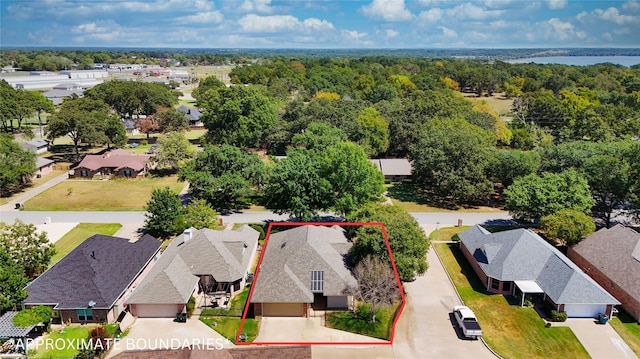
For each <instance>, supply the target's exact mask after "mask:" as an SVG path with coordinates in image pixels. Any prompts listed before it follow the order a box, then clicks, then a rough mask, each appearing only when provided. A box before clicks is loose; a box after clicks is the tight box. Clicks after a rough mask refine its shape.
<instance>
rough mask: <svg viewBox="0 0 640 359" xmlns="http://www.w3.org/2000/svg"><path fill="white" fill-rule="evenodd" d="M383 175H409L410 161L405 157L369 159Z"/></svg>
mask: <svg viewBox="0 0 640 359" xmlns="http://www.w3.org/2000/svg"><path fill="white" fill-rule="evenodd" d="M369 161H371V163H373V164H374V165H375V166H376V167H377V168H378V169H379V170H380V171H381V172H382V174H383V175H385V176H411V162H409V160H408V159H406V158H374V159H370V160H369Z"/></svg>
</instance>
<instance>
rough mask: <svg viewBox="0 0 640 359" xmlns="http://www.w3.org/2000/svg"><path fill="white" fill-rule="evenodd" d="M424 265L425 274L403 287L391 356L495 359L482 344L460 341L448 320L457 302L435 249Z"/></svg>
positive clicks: (457, 331) (458, 335) (428, 255)
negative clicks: (401, 309) (426, 266)
mask: <svg viewBox="0 0 640 359" xmlns="http://www.w3.org/2000/svg"><path fill="white" fill-rule="evenodd" d="M427 261H428V263H429V270H428V271H427V274H426V275H424V276H421V277H418V279H416V280H415V281H414V282H411V283H406V284H405V290H406V291H407V295H406V296H407V306H406V307H405V311H404V313H402V316H401V317H400V320H399V321H398V324H397V326H396V337H395V341H394V343H393V353H394V356H395V357H396V358H407V359H408V358H474V359H483V358H486V359H495V356H493V354H492V353H491V352H490V351H489V350H488V349H487V348H485V346H484V345H483V344H482V342H481V341H479V340H466V339H462V338H460V334H459V330H457V328H456V326H455V325H454V324H453V323H452V322H451V318H450V316H449V314H450V313H451V311H452V309H453V307H454V306H455V305H459V304H461V303H460V300H459V299H458V297H457V295H456V291H455V289H454V287H453V285H452V284H451V282H450V281H449V279H448V277H447V274H446V272H445V270H444V268H443V266H442V264H441V263H440V260H439V259H438V257H437V255H436V253H435V250H434V249H430V250H429V253H428V254H427Z"/></svg>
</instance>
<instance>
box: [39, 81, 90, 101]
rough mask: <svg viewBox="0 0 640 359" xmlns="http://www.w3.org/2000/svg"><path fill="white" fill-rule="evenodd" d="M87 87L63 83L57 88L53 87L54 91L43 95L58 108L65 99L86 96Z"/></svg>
mask: <svg viewBox="0 0 640 359" xmlns="http://www.w3.org/2000/svg"><path fill="white" fill-rule="evenodd" d="M85 89H86V86H82V85H79V84H77V83H74V82H71V83H66V84H65V83H62V84H58V85H56V86H53V89H51V90H49V91H47V92H45V93H43V95H44V97H46V98H48V99H49V100H50V101H51V102H53V105H54V106H58V105H60V104H61V103H62V101H63V100H64V99H65V98H70V97H72V96H73V95H76V96H78V97H83V96H84V90H85Z"/></svg>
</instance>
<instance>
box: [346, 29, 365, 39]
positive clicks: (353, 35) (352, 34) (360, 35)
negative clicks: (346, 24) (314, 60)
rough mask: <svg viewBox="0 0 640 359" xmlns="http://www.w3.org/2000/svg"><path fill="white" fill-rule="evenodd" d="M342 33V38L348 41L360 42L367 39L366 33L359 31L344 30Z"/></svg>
mask: <svg viewBox="0 0 640 359" xmlns="http://www.w3.org/2000/svg"><path fill="white" fill-rule="evenodd" d="M340 33H341V34H342V37H343V38H345V39H347V40H355V41H360V40H363V39H364V38H365V37H367V33H366V32H359V31H357V30H342V31H341V32H340Z"/></svg>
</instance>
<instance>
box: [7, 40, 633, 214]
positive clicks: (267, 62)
mask: <svg viewBox="0 0 640 359" xmlns="http://www.w3.org/2000/svg"><path fill="white" fill-rule="evenodd" d="M34 54H35V52H34V53H33V54H30V53H29V52H28V51H27V52H25V51H20V52H16V53H12V55H11V56H13V60H12V61H16V63H17V64H18V65H20V62H19V61H18V60H20V61H25V62H28V61H31V64H32V65H30V66H36V65H37V66H38V67H41V66H43V65H41V64H37V61H38V58H39V56H41V57H42V58H45V59H46V58H48V59H51V58H52V56H54V55H55V56H59V57H62V58H65V59H69V60H72V61H73V62H74V63H78V64H79V63H87V64H88V63H92V62H127V61H135V62H145V61H161V60H162V58H159V57H158V56H159V55H160V56H161V55H163V54H162V53H160V52H158V53H152V52H143V51H141V52H112V51H107V50H104V51H100V52H87V53H85V52H81V51H72V52H56V51H53V50H52V51H49V52H44V53H40V54H37V55H35V56H33V55H34ZM89 54H90V55H91V56H89ZM167 55H170V56H167V57H166V59H168V58H171V59H173V60H176V59H179V60H180V62H183V61H186V63H189V61H192V62H193V61H195V63H202V61H205V62H207V63H233V64H235V65H236V66H235V67H234V68H233V70H232V71H231V72H230V74H229V76H230V79H231V83H232V84H235V85H237V86H231V87H227V86H225V84H223V83H221V82H220V81H219V80H218V79H216V78H214V77H210V78H206V79H202V80H201V81H200V84H199V87H198V88H196V89H194V91H193V96H194V97H195V98H196V100H197V102H196V105H197V106H198V107H199V108H200V109H201V110H202V111H203V115H202V117H201V120H202V121H203V122H204V125H205V127H206V128H207V129H208V134H207V135H206V136H205V138H204V139H203V141H204V143H205V144H206V145H212V146H222V145H226V146H231V147H232V148H237V149H240V150H241V151H242V152H237V151H235V150H233V149H232V148H228V149H226V150H225V151H227V152H228V153H226V152H225V153H222V152H220V151H217V152H216V151H214V150H213V149H206V150H205V152H204V153H203V156H207V155H208V156H213V157H210V158H208V159H206V158H205V157H202V158H200V156H199V159H198V160H197V161H196V162H194V163H192V164H187V165H185V166H184V167H185V170H182V172H181V176H183V177H184V178H185V179H189V180H190V181H192V182H198V181H199V182H198V183H200V185H199V186H194V191H200V197H203V198H206V199H208V200H210V202H211V204H212V205H214V206H216V208H217V209H225V208H222V207H220V206H223V207H226V209H233V208H238V204H240V205H241V206H244V205H247V204H248V203H250V202H251V201H252V199H254V200H255V199H256V198H258V199H257V201H260V200H263V201H266V202H265V203H263V204H265V205H266V206H267V207H268V208H272V209H274V210H277V211H281V212H289V213H297V214H300V215H304V216H305V217H308V216H311V215H313V214H314V213H317V212H318V211H324V210H335V211H336V212H337V213H340V214H349V212H351V211H353V210H354V209H355V208H357V207H358V206H360V205H362V204H363V203H366V202H367V201H370V200H372V199H374V198H377V195H379V192H380V188H379V187H378V186H377V185H376V184H375V183H369V182H368V180H367V176H369V175H367V174H366V173H367V171H366V170H365V169H364V168H361V169H360V170H359V171H355V172H359V174H358V175H360V176H363V177H361V178H360V180H361V183H363V184H366V186H365V187H367V188H369V190H367V191H369V192H367V191H364V192H358V190H359V189H358V188H356V189H354V188H353V187H349V186H352V184H346V183H342V182H341V179H340V178H337V177H336V175H335V173H333V172H335V169H336V168H339V167H340V166H348V162H345V161H356V162H357V161H359V159H360V158H361V155H360V154H359V150H356V149H354V148H351V147H344V146H343V145H342V143H344V142H345V141H348V142H351V143H354V144H356V145H358V146H359V148H361V151H362V154H363V155H364V156H368V157H387V158H398V157H408V158H409V159H410V160H412V161H413V187H412V188H413V190H414V191H415V193H416V195H418V196H421V197H423V198H428V199H429V201H430V202H431V203H435V204H437V205H439V206H444V207H458V206H477V205H492V206H505V208H506V209H508V210H510V211H511V212H512V213H513V214H514V215H515V216H516V217H518V218H522V219H537V218H540V217H541V216H546V215H550V214H553V213H555V212H558V211H560V210H567V209H570V210H579V211H584V212H589V213H590V214H592V215H593V216H595V217H596V218H600V219H602V220H603V221H604V223H605V224H606V225H609V224H610V223H611V221H612V219H613V218H614V214H615V212H616V211H619V210H636V209H637V208H639V207H640V206H638V198H639V197H640V193H639V192H640V185H639V183H638V181H639V178H640V143H639V141H638V138H639V137H640V66H634V67H631V68H626V67H623V66H617V65H614V64H610V63H605V64H598V65H593V66H567V65H537V64H509V63H506V62H503V61H497V60H491V61H488V60H472V59H453V58H440V59H430V58H419V57H395V56H363V57H351V58H348V57H336V58H328V57H315V56H299V57H285V56H272V57H263V58H260V59H255V58H253V59H252V58H249V57H245V56H244V54H240V53H235V52H229V53H222V54H221V55H220V54H215V55H214V54H212V53H205V52H201V53H197V52H194V53H188V52H185V53H181V54H167ZM82 56H85V57H84V58H81V57H82ZM5 58H6V53H4V54H3V59H5ZM158 59H160V60H158ZM209 61H211V62H209ZM54 62H55V61H54ZM20 66H22V65H20ZM240 85H245V86H240ZM131 86H134V85H117V86H116V85H113V86H108V87H107V86H103V87H101V88H96V90H92V91H89V93H88V94H89V97H90V98H91V99H92V100H102V101H104V102H106V103H107V104H108V105H109V107H110V108H111V110H112V111H114V112H117V113H120V114H121V116H122V115H124V114H126V113H136V114H146V115H154V113H155V111H156V110H157V108H158V106H159V105H160V104H161V102H158V103H157V104H154V103H149V104H148V105H149V106H147V105H145V104H138V105H136V106H135V110H123V109H122V108H121V107H122V104H128V103H134V102H135V101H134V100H133V98H134V97H136V95H135V94H136V93H140V92H139V90H133V89H132V90H127V88H129V87H131ZM106 88H110V89H112V90H113V91H115V92H114V93H112V94H110V93H109V92H108V91H104V90H102V91H99V90H100V89H106ZM2 89H3V92H10V91H11V90H9V89H8V88H7V87H2ZM127 91H129V92H127ZM168 91H169V90H168ZM118 93H121V95H122V96H116V95H117V94H118ZM127 93H129V94H127ZM18 97H19V96H18ZM102 97H105V98H102ZM139 97H140V96H138V98H137V99H136V101H138V102H139V100H140V98H139ZM468 97H472V98H473V101H471V100H470V99H469V98H468ZM115 98H118V99H120V100H117V101H115V102H114V99H115ZM127 98H130V99H131V101H129V100H127ZM482 99H492V100H495V99H500V100H501V101H503V102H504V101H507V102H508V103H512V106H510V107H509V108H507V109H504V110H501V111H496V110H495V109H494V108H492V106H490V105H489V103H488V102H482V101H478V100H482ZM135 103H137V102H135ZM170 103H172V102H171V101H167V103H165V104H162V106H167V105H169V104H170ZM26 106H27V107H28V108H30V110H29V111H32V112H34V113H35V107H34V106H35V105H34V106H31V107H29V106H30V105H26ZM63 107H64V106H62V107H61V108H63ZM17 108H21V107H17ZM27 112H28V111H27ZM15 113H16V111H15V109H13V110H11V111H10V110H8V109H6V108H5V110H3V114H2V116H3V122H6V121H8V120H9V119H10V117H12V116H14V117H15V116H16V115H15ZM25 115H26V114H25V113H22V115H21V116H23V117H24V116H25ZM59 117H60V116H54V118H59ZM94 117H95V116H94ZM5 129H7V127H5ZM341 146H342V147H341ZM245 151H251V152H256V151H264V152H266V153H267V154H271V155H289V157H290V158H289V159H288V161H287V160H284V161H285V162H284V163H282V162H283V161H278V162H277V163H276V165H275V166H268V168H267V169H265V170H262V169H260V170H259V171H257V172H255V171H253V172H252V173H254V174H255V173H260V175H259V176H258V177H256V176H255V175H254V174H249V173H241V174H238V173H235V172H236V171H234V170H233V168H234V166H232V165H231V164H229V163H226V164H225V166H226V167H225V166H220V165H215V166H214V165H211V164H207V163H214V164H215V163H219V162H220V161H222V162H224V158H226V157H228V156H230V155H229V154H230V153H234V156H235V157H237V158H238V159H242V160H243V161H244V160H246V159H243V158H244V157H243V156H244V155H242V153H244V152H245ZM345 151H347V152H348V153H349V154H348V156H352V157H351V159H349V158H347V157H345V158H344V159H343V158H339V159H335V158H334V159H330V158H327V156H328V154H330V153H334V154H335V155H336V156H338V154H345V156H346V154H347V152H345ZM218 152H220V153H218ZM251 161H253V160H251ZM336 161H338V162H336ZM339 161H343V162H339ZM227 162H228V160H227ZM356 162H354V163H356ZM252 163H253V162H252ZM358 163H359V162H358ZM214 167H215V171H214ZM225 168H227V169H228V170H225ZM187 169H188V170H187ZM310 169H312V170H310ZM212 171H214V172H215V173H213V172H212ZM567 171H571V172H567ZM203 172H209V173H208V174H207V175H206V176H205V175H203ZM363 173H364V174H363ZM551 175H555V176H556V177H553V176H551ZM265 178H267V179H265ZM268 178H271V179H273V178H280V179H281V180H282V181H289V182H291V185H292V187H291V188H290V189H289V190H288V191H289V193H298V194H299V196H300V198H296V197H291V198H288V199H287V200H288V201H285V202H282V201H280V200H279V198H278V193H279V192H281V191H282V190H283V189H284V188H287V187H286V186H285V185H284V184H282V183H280V184H278V185H277V186H275V187H274V186H273V183H270V182H269V179H268ZM299 178H304V179H305V181H308V182H307V183H306V184H305V185H306V186H316V188H323V189H324V192H323V191H318V193H310V192H308V191H304V190H300V188H298V187H296V186H295V182H296V179H299ZM376 181H377V180H376ZM376 181H374V182H376ZM583 183H584V186H583V187H580V186H582V184H583ZM212 184H216V185H217V186H224V187H226V188H228V189H229V191H230V193H231V192H233V193H235V195H229V194H228V193H223V192H215V193H211V192H210V190H209V189H208V188H209V187H210V186H211V185H212ZM577 185H579V186H577ZM345 186H346V187H345ZM566 188H572V189H575V188H583V189H584V191H586V192H587V197H590V199H584V198H583V197H581V196H583V195H584V193H583V192H584V191H583V192H580V191H576V192H575V193H574V196H573V198H569V199H567V198H566V197H567V196H566V195H565V194H566V193H565V194H562V193H563V191H564V192H566V191H565V190H564V189H566ZM265 191H266V192H265ZM356 192H358V194H357V195H355V194H354V193H356ZM326 193H333V194H332V195H326ZM234 203H235V204H234ZM293 206H295V207H296V208H292V207H293Z"/></svg>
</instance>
